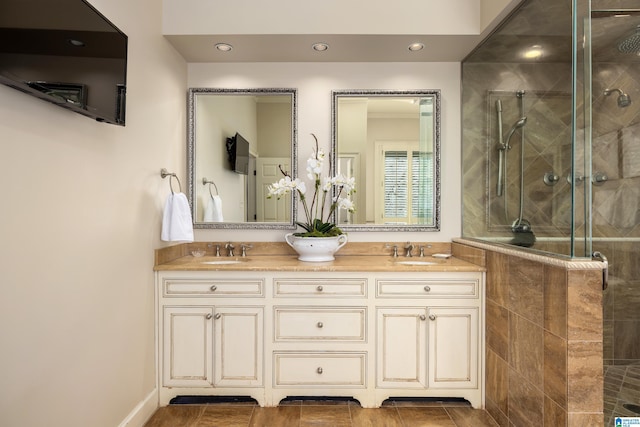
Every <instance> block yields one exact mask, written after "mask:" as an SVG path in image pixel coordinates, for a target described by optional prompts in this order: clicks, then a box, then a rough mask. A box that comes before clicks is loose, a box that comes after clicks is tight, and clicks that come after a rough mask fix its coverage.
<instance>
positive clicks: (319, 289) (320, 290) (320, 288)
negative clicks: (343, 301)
mask: <svg viewBox="0 0 640 427" xmlns="http://www.w3.org/2000/svg"><path fill="white" fill-rule="evenodd" d="M323 289H324V288H323V287H322V285H318V287H317V288H316V290H317V291H318V292H322V290H323Z"/></svg>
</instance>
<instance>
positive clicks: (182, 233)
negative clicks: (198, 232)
mask: <svg viewBox="0 0 640 427" xmlns="http://www.w3.org/2000/svg"><path fill="white" fill-rule="evenodd" d="M161 239H162V240H164V241H165V242H173V241H184V242H193V221H192V220H191V209H189V202H188V201H187V196H185V195H184V193H175V194H170V195H169V197H167V202H166V203H165V205H164V214H163V216H162V234H161Z"/></svg>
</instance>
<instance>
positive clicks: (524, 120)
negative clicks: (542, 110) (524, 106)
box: [505, 116, 527, 149]
mask: <svg viewBox="0 0 640 427" xmlns="http://www.w3.org/2000/svg"><path fill="white" fill-rule="evenodd" d="M526 124H527V116H524V117H520V118H519V119H518V121H517V122H515V123H514V124H513V127H512V128H511V130H510V131H509V133H508V134H507V137H506V138H505V141H506V142H505V146H506V148H507V149H509V148H511V146H510V145H509V140H511V137H512V136H513V134H514V133H515V131H517V130H518V129H520V128H521V127H523V126H524V125H526Z"/></svg>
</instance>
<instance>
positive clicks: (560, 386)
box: [544, 331, 567, 411]
mask: <svg viewBox="0 0 640 427" xmlns="http://www.w3.org/2000/svg"><path fill="white" fill-rule="evenodd" d="M544 393H545V394H546V395H547V396H548V397H549V398H551V399H553V400H554V401H555V403H556V404H557V405H559V406H560V407H562V408H563V409H564V410H565V411H566V409H567V341H566V340H564V339H562V338H560V337H558V336H556V335H554V334H551V333H549V332H547V331H545V333H544Z"/></svg>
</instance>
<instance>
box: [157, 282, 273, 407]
mask: <svg viewBox="0 0 640 427" xmlns="http://www.w3.org/2000/svg"><path fill="white" fill-rule="evenodd" d="M207 276H208V277H207ZM210 276H211V275H210V274H208V275H202V274H197V273H196V274H193V273H189V272H178V273H174V274H167V275H165V274H160V275H159V278H158V279H159V280H158V291H159V292H158V295H159V301H160V304H159V306H158V313H159V317H160V319H159V321H160V323H159V328H158V342H159V359H160V360H159V365H160V366H159V368H160V369H159V373H160V378H159V381H160V399H161V401H162V402H164V403H168V401H169V399H171V398H172V397H174V396H176V395H193V394H234V395H236V394H245V392H244V391H243V392H240V393H239V392H238V391H237V389H238V388H257V389H258V390H261V388H262V387H263V384H264V380H263V355H264V344H263V339H264V301H263V299H264V298H263V296H264V280H263V279H261V278H259V277H256V278H255V279H240V278H236V277H230V276H226V277H219V278H218V277H216V278H212V277H210ZM232 276H235V275H232ZM214 389H215V390H217V391H214ZM255 397H256V400H258V401H263V400H264V399H263V393H259V394H258V395H257V396H255Z"/></svg>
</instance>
